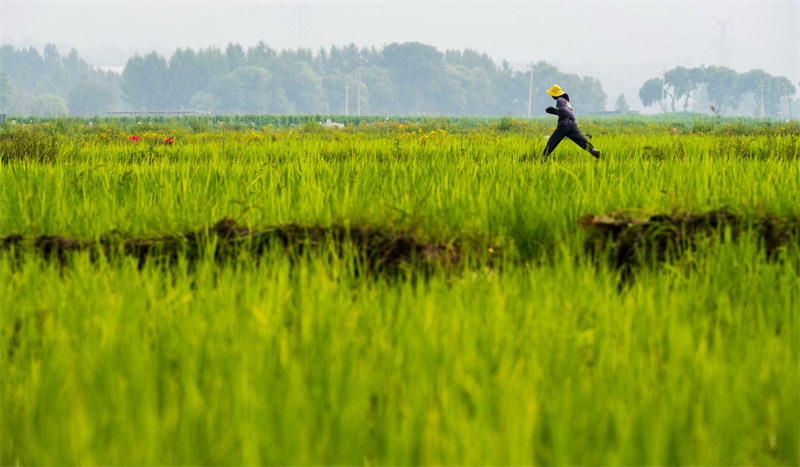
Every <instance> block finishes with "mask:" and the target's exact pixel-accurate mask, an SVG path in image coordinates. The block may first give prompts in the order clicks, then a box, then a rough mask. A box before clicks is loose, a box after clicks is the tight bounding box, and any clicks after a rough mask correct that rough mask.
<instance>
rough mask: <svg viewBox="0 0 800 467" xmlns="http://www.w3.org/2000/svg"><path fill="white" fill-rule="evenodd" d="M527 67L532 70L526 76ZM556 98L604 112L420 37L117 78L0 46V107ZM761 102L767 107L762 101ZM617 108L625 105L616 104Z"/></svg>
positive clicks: (748, 105)
mask: <svg viewBox="0 0 800 467" xmlns="http://www.w3.org/2000/svg"><path fill="white" fill-rule="evenodd" d="M531 73H532V75H531ZM531 76H532V78H533V86H532V88H533V94H532V96H531V97H532V99H531V104H530V105H531V115H532V116H543V115H544V114H543V109H544V108H545V107H547V106H549V105H552V99H551V98H550V96H548V95H547V94H546V93H545V92H544V91H545V90H546V89H548V88H549V87H550V86H552V85H553V84H554V83H555V84H558V85H560V86H561V87H562V88H563V89H565V90H566V91H567V92H568V93H569V95H570V98H571V103H572V105H573V106H574V107H575V108H576V110H577V111H578V112H579V113H580V114H582V115H585V114H588V113H594V112H602V111H605V110H606V101H607V96H606V93H605V92H604V91H603V87H602V85H601V84H600V82H599V81H598V80H597V79H596V78H593V77H589V76H578V75H576V74H572V73H565V72H562V71H560V70H558V69H557V68H556V67H555V66H553V65H551V64H548V63H546V62H538V63H536V64H534V65H533V66H532V67H530V68H528V69H526V70H514V69H512V68H511V67H510V66H509V64H508V62H505V61H503V62H500V63H499V64H498V63H496V62H495V61H493V60H492V59H491V58H490V57H489V56H488V55H486V54H482V53H479V52H476V51H475V50H471V49H464V50H445V51H444V52H442V51H439V50H437V49H436V48H434V47H432V46H430V45H426V44H422V43H419V42H407V43H393V44H389V45H386V46H384V47H383V48H381V49H376V48H374V47H373V48H367V47H362V48H359V47H356V46H355V45H354V44H349V45H346V46H332V47H330V48H329V49H326V48H320V49H319V50H318V51H317V52H316V53H315V52H312V51H311V50H309V49H298V50H282V51H278V50H275V49H272V48H270V47H269V46H268V45H266V44H265V43H263V42H260V43H258V44H256V45H255V46H252V47H249V48H244V47H242V46H241V45H239V44H228V45H227V47H225V48H217V47H209V48H206V49H198V50H193V49H189V48H186V49H177V50H175V52H174V53H173V54H172V56H171V57H168V58H167V57H163V56H161V55H159V54H157V53H155V52H153V53H149V54H146V55H143V56H142V55H135V56H133V57H130V58H129V59H128V61H127V63H126V65H125V67H124V70H123V71H122V73H114V72H110V71H108V72H107V71H102V70H100V69H98V68H96V67H92V66H90V65H89V64H88V63H86V62H85V61H84V60H83V59H81V58H80V57H79V56H78V53H77V51H76V50H75V49H72V50H70V51H69V53H67V54H66V55H62V54H61V53H59V51H58V49H57V47H56V46H55V45H53V44H47V45H46V46H45V47H44V49H43V51H42V52H41V53H40V52H39V51H37V50H36V49H35V48H32V47H30V48H26V49H15V48H14V47H12V46H9V45H5V46H2V47H0V113H5V114H10V115H42V116H47V115H62V114H65V113H67V112H68V113H69V114H70V115H79V116H92V115H99V114H102V113H103V112H106V111H112V110H116V111H118V110H144V111H146V110H160V111H164V110H201V111H208V112H212V113H218V114H222V113H225V114H345V113H347V114H350V115H356V114H358V112H360V113H361V115H445V116H462V115H464V116H501V115H514V116H526V115H527V114H528V105H529V104H528V97H529V89H530V85H531ZM795 92H796V90H795V87H794V86H793V85H792V83H790V82H789V80H788V79H786V78H783V77H773V76H770V75H769V74H768V73H766V72H764V71H762V70H752V71H748V72H747V73H737V72H735V71H733V70H731V69H728V68H724V67H700V68H685V67H676V68H674V69H672V70H669V71H667V72H666V73H665V74H664V75H663V76H660V77H654V78H652V79H650V80H648V81H646V82H645V83H644V84H643V86H642V88H641V89H640V90H639V98H640V99H641V101H642V103H643V104H644V105H645V106H658V107H659V108H660V109H661V110H662V111H681V110H683V111H686V110H689V109H690V106H694V107H695V109H694V110H696V108H697V106H700V105H702V108H701V109H700V110H701V111H704V112H709V108H711V107H712V106H713V109H712V112H714V113H716V114H725V113H726V112H730V111H732V110H735V109H744V110H740V111H741V112H743V113H746V114H748V115H759V114H760V112H761V111H762V108H763V112H764V115H765V116H779V115H782V112H785V110H784V108H785V104H784V102H785V101H786V99H783V98H784V96H789V97H793V96H794V94H795ZM762 95H763V96H764V97H763V103H762V97H761V96H762ZM612 104H613V105H614V107H615V108H617V109H618V110H619V109H623V108H627V107H628V103H627V102H624V96H623V99H619V98H618V99H617V102H615V103H612Z"/></svg>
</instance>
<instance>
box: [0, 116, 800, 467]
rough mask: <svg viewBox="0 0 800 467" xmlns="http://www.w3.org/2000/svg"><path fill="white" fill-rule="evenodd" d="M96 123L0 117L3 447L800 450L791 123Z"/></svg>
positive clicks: (130, 450)
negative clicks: (557, 137)
mask: <svg viewBox="0 0 800 467" xmlns="http://www.w3.org/2000/svg"><path fill="white" fill-rule="evenodd" d="M92 123H93V124H92V125H89V124H88V123H87V121H82V120H66V119H65V120H56V121H40V122H33V123H29V124H25V125H14V124H11V123H9V122H6V123H5V124H4V126H3V127H2V130H0V159H1V160H0V299H1V300H2V301H1V302H0V304H1V305H2V307H1V308H0V330H1V331H2V333H1V334H0V370H2V373H1V374H2V380H1V381H0V464H3V465H25V464H38V465H43V464H47V465H71V464H88V465H98V464H100V465H145V464H146V465H172V464H191V465H201V464H202V465H243V464H248V465H252V464H280V465H322V464H325V465H327V464H336V465H376V464H379V465H422V464H425V465H430V464H447V465H521V464H537V465H538V464H547V465H553V464H558V465H611V464H614V465H618V464H628V465H630V464H636V465H643V464H647V465H666V464H669V465H677V464H692V465H798V464H800V316H799V315H800V199H799V198H798V196H800V158H799V157H798V154H799V153H800V137H798V133H799V132H800V127H799V126H798V124H797V122H789V123H781V122H772V123H764V122H742V121H738V122H737V121H728V122H726V121H719V120H717V121H710V122H698V121H691V120H680V119H677V120H674V121H660V120H656V119H654V118H646V117H641V118H640V119H634V120H624V121H623V120H618V119H617V120H613V119H610V118H606V119H603V118H598V119H595V120H587V121H585V122H582V123H581V129H582V131H584V132H585V133H592V134H593V138H592V143H593V144H594V145H595V146H596V147H598V148H599V149H600V150H601V151H602V152H603V160H600V161H597V160H595V159H594V158H593V157H591V156H590V155H589V154H588V153H587V152H585V151H583V150H581V149H579V148H578V147H577V146H576V145H574V144H573V143H571V142H570V141H567V140H565V141H564V142H562V143H561V145H560V146H559V147H558V149H557V150H556V152H555V153H554V154H553V155H552V156H551V157H550V159H549V160H548V161H547V162H546V163H543V162H542V161H541V158H540V157H539V154H540V153H541V151H542V150H543V149H544V146H545V143H546V141H545V140H544V139H543V137H544V136H546V135H548V134H550V132H551V131H552V127H551V126H548V123H549V122H548V121H546V120H536V119H534V120H529V121H518V120H512V119H507V118H506V119H501V120H496V121H465V120H464V119H461V120H444V119H440V120H429V121H425V120H419V121H416V122H408V121H402V120H398V121H388V120H387V121H381V120H376V121H367V122H362V123H360V124H348V125H347V126H345V127H344V128H340V129H329V128H325V127H324V126H322V125H319V124H317V123H315V122H314V121H311V120H309V121H308V122H306V123H302V124H297V125H292V126H273V125H266V124H265V125H259V124H258V123H257V122H256V123H253V121H252V119H251V120H247V119H246V118H242V119H239V120H236V119H235V118H233V117H229V120H228V121H222V122H221V123H222V124H220V121H216V120H214V119H203V118H197V119H195V120H191V119H151V120H145V121H143V122H142V123H139V122H137V121H131V120H125V119H116V120H114V119H107V120H100V121H98V120H95V121H94V122H92Z"/></svg>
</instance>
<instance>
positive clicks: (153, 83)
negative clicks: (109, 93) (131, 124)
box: [122, 52, 169, 110]
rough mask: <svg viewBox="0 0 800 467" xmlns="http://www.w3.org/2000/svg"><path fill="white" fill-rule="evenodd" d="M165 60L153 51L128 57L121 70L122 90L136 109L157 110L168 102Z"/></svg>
mask: <svg viewBox="0 0 800 467" xmlns="http://www.w3.org/2000/svg"><path fill="white" fill-rule="evenodd" d="M167 70H168V69H167V61H166V60H165V59H164V57H162V56H160V55H158V54H157V53H155V52H152V53H150V54H147V55H145V56H144V57H142V56H139V55H138V54H137V55H135V56H133V57H132V58H130V59H128V62H127V63H126V64H125V70H124V71H123V72H122V92H123V95H124V96H125V100H126V101H128V103H130V104H131V105H132V106H133V108H134V109H136V110H159V109H164V108H165V105H167V104H168V102H167V101H168V100H169V97H168V85H167V80H168V77H169V75H168V71H167Z"/></svg>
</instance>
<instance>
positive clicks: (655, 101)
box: [639, 66, 796, 117]
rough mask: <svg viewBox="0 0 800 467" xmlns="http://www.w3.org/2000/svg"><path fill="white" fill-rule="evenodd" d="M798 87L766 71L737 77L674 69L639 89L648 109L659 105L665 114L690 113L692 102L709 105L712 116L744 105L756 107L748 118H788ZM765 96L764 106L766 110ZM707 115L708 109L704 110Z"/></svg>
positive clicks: (721, 70)
mask: <svg viewBox="0 0 800 467" xmlns="http://www.w3.org/2000/svg"><path fill="white" fill-rule="evenodd" d="M795 92H796V89H795V87H794V85H792V83H791V82H790V81H789V80H788V79H787V78H785V77H783V76H779V77H775V76H772V75H770V74H769V73H766V72H765V71H762V70H751V71H748V72H746V73H737V72H735V71H733V70H731V69H730V68H726V67H716V66H711V67H699V68H685V67H682V66H679V67H676V68H673V69H671V70H669V71H667V72H665V73H664V75H663V76H662V77H660V78H651V79H649V80H647V81H646V82H645V83H644V85H643V86H642V87H641V89H639V98H640V99H641V101H642V104H643V105H644V106H645V107H649V106H652V105H658V106H660V107H661V110H662V111H671V112H675V111H688V110H689V104H690V102H691V101H692V100H696V101H700V100H704V101H707V105H708V107H709V109H710V110H711V111H712V113H714V114H717V115H725V114H727V113H729V112H730V111H731V110H734V109H737V108H739V107H740V106H742V104H743V103H746V102H749V103H750V104H751V105H753V108H751V109H746V110H744V109H740V111H742V110H744V113H747V114H748V115H755V116H760V115H761V112H762V109H763V115H764V116H770V117H778V116H786V115H784V114H783V113H784V112H785V111H786V110H788V109H786V104H787V99H788V98H792V97H793V96H794V95H795ZM762 95H763V106H762ZM702 110H703V111H707V110H706V109H702Z"/></svg>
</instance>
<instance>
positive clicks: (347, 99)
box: [344, 81, 350, 115]
mask: <svg viewBox="0 0 800 467" xmlns="http://www.w3.org/2000/svg"><path fill="white" fill-rule="evenodd" d="M349 103H350V87H349V86H348V84H347V81H345V83H344V114H345V115H350V111H349V110H348V108H349V106H348V104H349Z"/></svg>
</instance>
